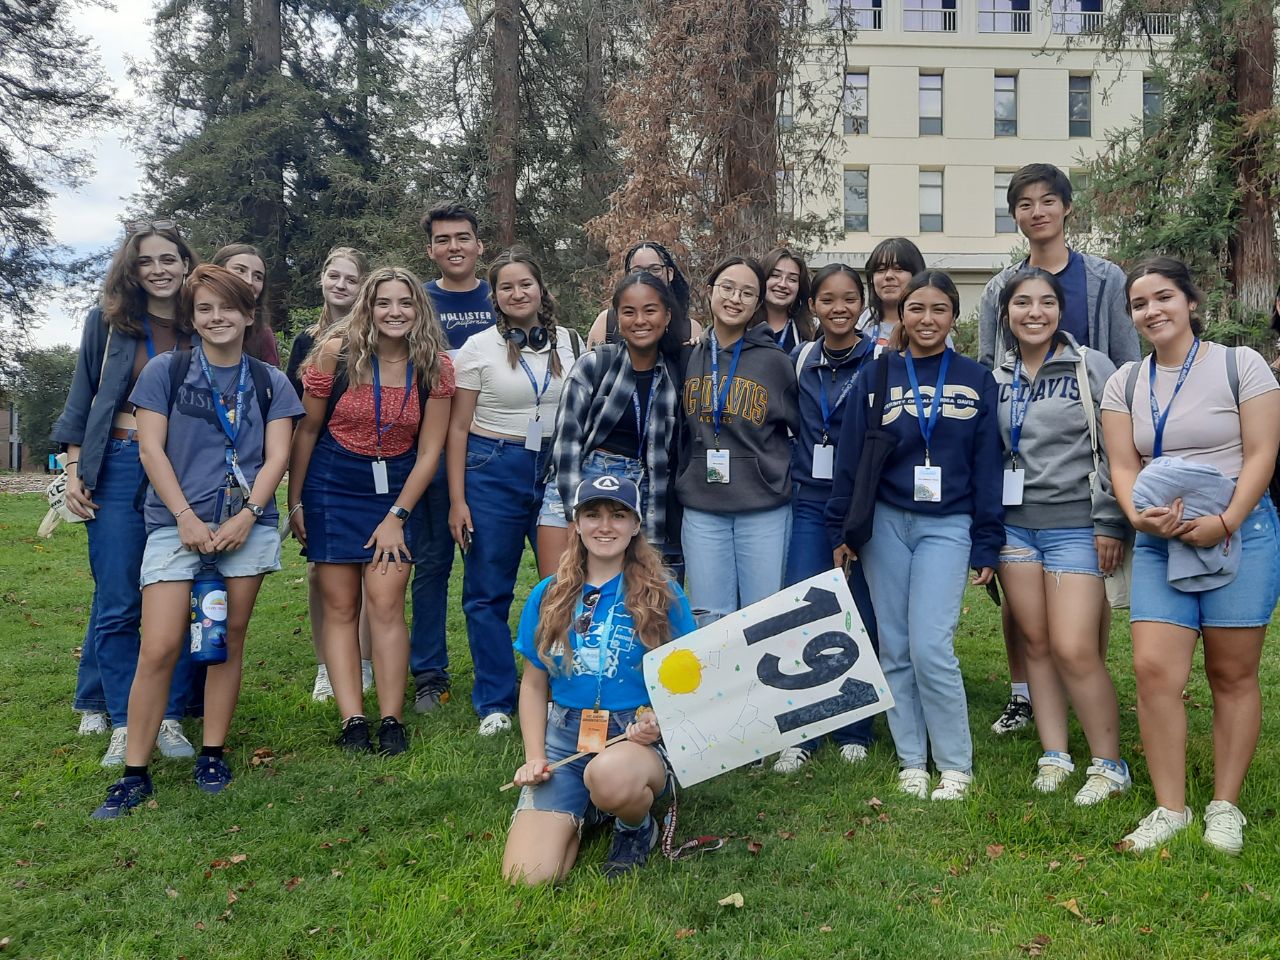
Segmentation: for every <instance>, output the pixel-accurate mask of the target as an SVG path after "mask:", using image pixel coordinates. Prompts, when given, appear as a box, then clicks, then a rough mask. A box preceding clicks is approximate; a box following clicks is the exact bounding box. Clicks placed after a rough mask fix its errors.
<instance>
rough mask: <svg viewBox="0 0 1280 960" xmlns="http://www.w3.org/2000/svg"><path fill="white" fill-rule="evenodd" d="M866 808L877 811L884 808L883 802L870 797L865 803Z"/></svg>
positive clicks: (877, 798)
mask: <svg viewBox="0 0 1280 960" xmlns="http://www.w3.org/2000/svg"><path fill="white" fill-rule="evenodd" d="M867 806H868V807H870V808H871V809H872V810H879V809H880V808H881V807H883V806H884V802H883V801H882V800H881V799H880V798H879V797H872V798H871V799H870V800H868V801H867Z"/></svg>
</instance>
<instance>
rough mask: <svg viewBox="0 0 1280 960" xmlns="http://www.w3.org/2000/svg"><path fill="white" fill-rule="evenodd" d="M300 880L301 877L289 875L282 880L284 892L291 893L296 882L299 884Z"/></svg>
mask: <svg viewBox="0 0 1280 960" xmlns="http://www.w3.org/2000/svg"><path fill="white" fill-rule="evenodd" d="M301 882H302V878H301V877H290V878H289V879H288V880H286V881H285V882H284V890H285V893H292V892H293V891H294V890H296V889H297V888H298V884H300V883H301Z"/></svg>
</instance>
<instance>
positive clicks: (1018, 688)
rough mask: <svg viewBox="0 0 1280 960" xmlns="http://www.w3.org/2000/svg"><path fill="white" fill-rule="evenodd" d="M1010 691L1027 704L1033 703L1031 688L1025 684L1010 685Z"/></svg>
mask: <svg viewBox="0 0 1280 960" xmlns="http://www.w3.org/2000/svg"><path fill="white" fill-rule="evenodd" d="M1009 689H1010V691H1012V694H1013V696H1015V697H1022V699H1023V700H1026V701H1027V703H1030V702H1031V688H1030V687H1028V686H1027V685H1026V684H1025V683H1011V684H1009Z"/></svg>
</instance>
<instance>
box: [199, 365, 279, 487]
mask: <svg viewBox="0 0 1280 960" xmlns="http://www.w3.org/2000/svg"><path fill="white" fill-rule="evenodd" d="M195 354H196V356H197V357H199V358H200V369H201V370H202V371H204V379H205V383H207V384H208V386H209V393H210V394H212V395H213V409H214V411H215V412H216V413H217V414H218V423H220V424H222V432H223V433H224V434H225V435H226V437H227V450H226V457H227V472H228V473H230V472H231V468H232V467H233V466H234V465H235V463H236V437H237V436H239V434H240V427H241V425H242V424H243V423H244V398H245V394H246V393H247V392H248V389H249V358H248V357H247V356H245V355H244V354H241V355H240V379H239V381H238V382H237V384H236V409H235V412H234V413H232V412H231V411H230V410H228V409H227V401H226V400H224V399H223V397H222V394H221V393H219V392H218V388H217V386H215V385H214V382H213V370H211V369H210V368H209V360H208V359H207V358H206V357H205V355H204V351H203V350H197V351H195ZM264 429H265V425H264Z"/></svg>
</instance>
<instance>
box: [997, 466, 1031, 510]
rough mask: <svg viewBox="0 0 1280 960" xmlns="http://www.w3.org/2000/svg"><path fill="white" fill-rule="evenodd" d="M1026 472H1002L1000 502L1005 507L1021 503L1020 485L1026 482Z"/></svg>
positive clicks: (1017, 505) (1016, 505)
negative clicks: (1002, 482)
mask: <svg viewBox="0 0 1280 960" xmlns="http://www.w3.org/2000/svg"><path fill="white" fill-rule="evenodd" d="M1026 479H1027V472H1026V471H1025V470H1006V471H1005V472H1004V494H1003V495H1002V496H1001V498H1000V502H1001V503H1003V504H1004V505H1005V506H1006V507H1019V506H1021V505H1022V487H1023V484H1024V483H1025V482H1026Z"/></svg>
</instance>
